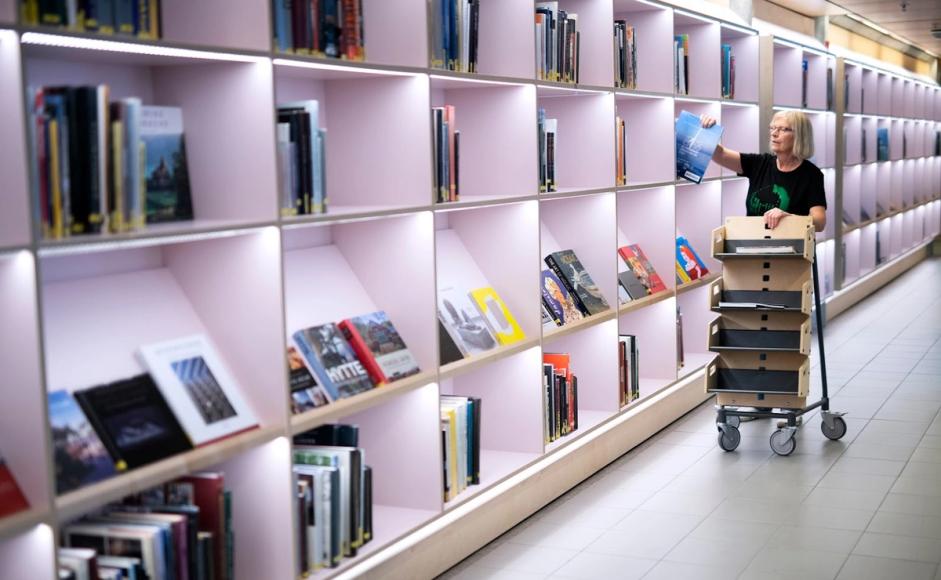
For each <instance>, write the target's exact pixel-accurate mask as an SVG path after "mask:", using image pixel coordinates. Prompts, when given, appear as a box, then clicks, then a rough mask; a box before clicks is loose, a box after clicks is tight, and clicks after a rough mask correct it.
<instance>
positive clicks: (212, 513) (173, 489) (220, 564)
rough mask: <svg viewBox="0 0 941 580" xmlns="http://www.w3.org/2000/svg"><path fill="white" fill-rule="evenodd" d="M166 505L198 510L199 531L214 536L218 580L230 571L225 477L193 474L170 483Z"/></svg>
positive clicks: (215, 567)
mask: <svg viewBox="0 0 941 580" xmlns="http://www.w3.org/2000/svg"><path fill="white" fill-rule="evenodd" d="M167 503H168V504H182V505H195V506H197V507H199V531H200V532H211V533H212V536H213V538H212V545H213V551H214V552H215V554H214V556H213V567H214V570H216V574H215V575H216V577H217V578H225V577H226V570H227V560H228V558H227V555H226V521H225V476H224V475H222V474H221V473H194V474H192V475H187V476H185V477H181V478H179V479H177V480H176V481H174V482H172V483H168V484H167Z"/></svg>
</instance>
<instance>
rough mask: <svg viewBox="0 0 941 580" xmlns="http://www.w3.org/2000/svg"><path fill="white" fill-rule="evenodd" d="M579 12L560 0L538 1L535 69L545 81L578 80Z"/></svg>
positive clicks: (567, 81)
mask: <svg viewBox="0 0 941 580" xmlns="http://www.w3.org/2000/svg"><path fill="white" fill-rule="evenodd" d="M579 41H580V36H579V32H578V15H577V14H571V13H568V12H566V11H565V10H560V9H559V3H558V2H536V72H537V74H538V75H539V78H540V79H542V80H545V81H557V82H563V83H577V82H578V60H579Z"/></svg>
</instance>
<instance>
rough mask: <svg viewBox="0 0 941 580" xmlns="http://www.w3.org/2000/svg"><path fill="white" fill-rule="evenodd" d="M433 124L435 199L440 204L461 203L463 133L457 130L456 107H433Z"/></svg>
mask: <svg viewBox="0 0 941 580" xmlns="http://www.w3.org/2000/svg"><path fill="white" fill-rule="evenodd" d="M431 124H432V130H433V132H434V141H433V144H434V157H435V168H434V169H435V170H434V195H435V199H436V200H437V201H438V203H444V202H448V201H460V197H461V181H460V170H459V168H460V166H461V151H460V149H461V132H460V131H458V130H457V112H456V109H455V107H454V105H445V106H444V107H433V108H432V109H431Z"/></svg>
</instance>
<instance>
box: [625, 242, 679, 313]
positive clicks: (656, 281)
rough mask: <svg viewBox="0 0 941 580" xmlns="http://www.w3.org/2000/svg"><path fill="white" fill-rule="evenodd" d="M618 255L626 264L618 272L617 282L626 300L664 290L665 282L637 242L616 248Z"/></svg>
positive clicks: (665, 287) (665, 288)
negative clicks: (625, 295) (623, 268)
mask: <svg viewBox="0 0 941 580" xmlns="http://www.w3.org/2000/svg"><path fill="white" fill-rule="evenodd" d="M618 255H619V256H620V257H621V260H623V261H624V265H625V266H627V269H626V270H623V271H621V272H620V273H618V284H619V286H620V287H621V289H622V290H623V291H624V293H625V294H627V299H626V300H622V301H623V302H628V301H630V300H637V299H639V298H643V297H645V296H650V295H652V294H657V293H658V292H665V291H666V290H667V286H666V284H664V283H663V280H662V279H661V278H660V276H659V274H657V271H656V270H655V269H654V267H653V264H651V263H650V260H648V259H647V255H646V254H644V251H643V250H642V249H641V247H640V246H639V245H638V244H629V245H626V246H621V247H620V248H618Z"/></svg>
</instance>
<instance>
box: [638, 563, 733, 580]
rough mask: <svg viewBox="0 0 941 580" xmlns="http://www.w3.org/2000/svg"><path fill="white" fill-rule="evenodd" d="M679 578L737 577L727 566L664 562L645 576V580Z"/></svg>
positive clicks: (721, 579)
mask: <svg viewBox="0 0 941 580" xmlns="http://www.w3.org/2000/svg"><path fill="white" fill-rule="evenodd" d="M678 578H695V579H696V580H730V579H732V578H735V575H734V574H730V573H729V570H728V568H726V567H725V566H703V565H702V564H686V563H684V562H669V561H667V560H662V561H661V562H659V563H658V564H657V565H656V566H654V567H653V568H651V570H650V572H648V573H647V575H646V576H644V580H677V579H678Z"/></svg>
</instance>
